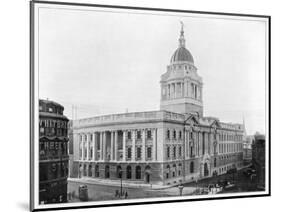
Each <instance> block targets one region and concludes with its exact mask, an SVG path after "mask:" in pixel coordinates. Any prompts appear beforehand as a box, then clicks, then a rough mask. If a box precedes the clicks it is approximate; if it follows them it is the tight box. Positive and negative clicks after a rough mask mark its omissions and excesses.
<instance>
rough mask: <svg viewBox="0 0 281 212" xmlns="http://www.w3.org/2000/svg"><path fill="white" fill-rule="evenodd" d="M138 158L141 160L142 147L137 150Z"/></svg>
mask: <svg viewBox="0 0 281 212" xmlns="http://www.w3.org/2000/svg"><path fill="white" fill-rule="evenodd" d="M137 158H138V159H140V158H141V148H140V147H138V148H137Z"/></svg>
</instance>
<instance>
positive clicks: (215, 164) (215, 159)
mask: <svg viewBox="0 0 281 212" xmlns="http://www.w3.org/2000/svg"><path fill="white" fill-rule="evenodd" d="M214 167H217V158H214Z"/></svg>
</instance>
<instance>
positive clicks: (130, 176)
mask: <svg viewBox="0 0 281 212" xmlns="http://www.w3.org/2000/svg"><path fill="white" fill-rule="evenodd" d="M126 172H127V179H131V178H132V167H131V166H127V170H126Z"/></svg>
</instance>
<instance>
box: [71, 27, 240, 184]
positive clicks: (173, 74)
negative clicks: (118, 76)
mask: <svg viewBox="0 0 281 212" xmlns="http://www.w3.org/2000/svg"><path fill="white" fill-rule="evenodd" d="M160 85H161V102H160V110H159V111H150V112H134V113H123V114H110V115H104V116H97V117H91V118H85V119H79V120H75V121H74V122H73V145H74V147H73V153H74V157H73V160H74V161H73V176H75V177H77V178H102V179H108V180H114V179H118V178H121V177H122V178H123V179H124V180H128V181H131V182H134V183H149V184H158V185H168V184H170V185H171V184H179V183H181V182H188V181H194V180H197V179H202V178H208V177H211V176H214V175H220V174H224V173H226V172H227V171H228V170H230V169H233V168H237V169H239V168H241V167H242V166H243V135H244V129H245V128H244V126H243V125H242V124H233V123H224V122H221V121H219V119H218V118H214V117H204V115H203V80H202V77H200V76H199V74H198V69H197V67H196V66H195V62H194V59H193V56H192V55H191V53H190V51H189V50H188V49H187V48H186V46H185V38H184V31H183V28H182V29H181V32H180V38H179V46H178V48H177V49H176V51H175V52H174V54H173V55H172V57H171V60H170V63H169V64H168V66H167V70H166V71H165V73H164V74H163V75H162V76H161V80H160Z"/></svg>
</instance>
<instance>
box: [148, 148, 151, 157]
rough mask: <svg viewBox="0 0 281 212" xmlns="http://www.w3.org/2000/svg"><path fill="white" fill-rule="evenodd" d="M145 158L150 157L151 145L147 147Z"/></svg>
mask: <svg viewBox="0 0 281 212" xmlns="http://www.w3.org/2000/svg"><path fill="white" fill-rule="evenodd" d="M147 158H151V147H147Z"/></svg>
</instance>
